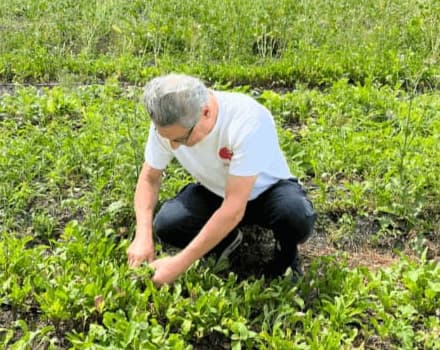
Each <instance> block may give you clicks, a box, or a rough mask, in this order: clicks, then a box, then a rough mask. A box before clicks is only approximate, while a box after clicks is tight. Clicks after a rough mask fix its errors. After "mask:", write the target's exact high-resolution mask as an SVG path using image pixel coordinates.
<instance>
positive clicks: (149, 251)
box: [127, 237, 154, 267]
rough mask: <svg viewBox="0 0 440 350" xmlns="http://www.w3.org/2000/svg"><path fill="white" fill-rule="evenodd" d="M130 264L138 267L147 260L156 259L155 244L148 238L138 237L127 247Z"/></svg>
mask: <svg viewBox="0 0 440 350" xmlns="http://www.w3.org/2000/svg"><path fill="white" fill-rule="evenodd" d="M127 257H128V265H129V266H130V267H137V266H139V265H140V264H142V263H143V262H144V261H145V260H146V261H147V262H152V261H153V260H154V244H153V242H152V241H151V240H149V239H147V238H139V237H136V238H135V239H134V240H133V242H131V244H130V246H129V247H128V249H127Z"/></svg>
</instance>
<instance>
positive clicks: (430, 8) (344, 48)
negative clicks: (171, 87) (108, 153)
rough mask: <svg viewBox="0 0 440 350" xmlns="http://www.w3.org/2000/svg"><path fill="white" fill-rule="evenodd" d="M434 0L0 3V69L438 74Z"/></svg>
mask: <svg viewBox="0 0 440 350" xmlns="http://www.w3.org/2000/svg"><path fill="white" fill-rule="evenodd" d="M439 13H440V5H439V3H438V2H437V1H414V0H405V1H397V0H392V1H385V0H380V1H373V0H367V1H357V0H352V1H339V0H330V1H323V0H315V1H296V0H277V1H264V0H256V1H245V0H240V1H223V0H222V1H219V0H214V1H209V2H208V1H195V0H189V1H179V0H164V1H151V0H150V1H143V0H142V1H141V0H136V1H128V0H122V1H115V0H103V1H86V0H78V1H71V0H59V1H49V0H40V1H34V0H24V1H18V0H5V1H3V2H2V3H1V4H0V23H1V24H0V31H1V37H2V40H1V42H0V80H2V81H4V82H12V81H17V82H26V81H28V82H42V81H43V82H47V81H53V80H57V81H59V80H67V81H70V80H74V81H78V80H80V81H96V80H100V79H105V78H106V77H108V76H116V77H117V78H118V79H120V80H122V81H128V82H132V83H138V82H142V81H145V80H146V79H147V78H148V77H150V76H151V75H154V74H157V73H158V72H160V71H169V70H180V71H187V72H188V73H193V74H198V75H202V76H204V77H206V78H209V79H212V80H213V81H223V82H231V83H233V84H240V83H250V82H251V83H252V84H255V85H268V84H274V85H281V86H283V85H288V86H289V85H290V86H291V85H295V84H297V83H298V82H304V83H306V84H308V85H309V86H324V85H328V84H329V83H331V82H332V81H334V80H339V79H340V78H347V79H348V80H349V81H351V82H360V83H364V82H365V81H366V80H368V79H369V80H373V81H378V82H380V83H381V84H390V85H395V84H402V83H403V85H405V83H408V72H410V73H413V75H414V74H415V73H419V72H422V76H421V80H420V84H419V86H420V88H433V87H436V86H438V84H439V72H440V70H439V64H438V60H439V50H440V37H439V35H438V28H440V15H439Z"/></svg>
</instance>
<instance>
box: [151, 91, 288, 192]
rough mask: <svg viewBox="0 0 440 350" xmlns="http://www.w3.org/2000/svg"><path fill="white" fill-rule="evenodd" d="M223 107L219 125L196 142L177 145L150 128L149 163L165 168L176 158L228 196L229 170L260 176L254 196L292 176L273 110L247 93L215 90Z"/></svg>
mask: <svg viewBox="0 0 440 350" xmlns="http://www.w3.org/2000/svg"><path fill="white" fill-rule="evenodd" d="M213 93H214V96H215V97H216V98H217V100H218V104H219V111H218V115H217V121H216V124H215V126H214V127H213V129H212V130H211V131H210V133H209V134H208V135H206V136H205V138H204V139H203V140H202V141H200V142H198V143H196V144H195V145H194V146H191V147H187V146H185V145H181V146H179V147H178V148H177V149H175V150H173V149H172V148H171V145H170V142H169V141H168V140H167V139H166V138H163V137H161V136H160V135H159V134H158V133H157V132H155V130H154V125H153V123H152V124H151V127H150V132H149V137H148V142H147V145H146V149H145V160H146V162H147V163H148V164H149V165H150V166H151V167H153V168H155V169H165V168H166V166H167V165H168V163H169V162H170V161H171V160H172V159H173V157H176V159H177V160H178V161H179V163H180V164H181V165H182V166H183V167H184V168H185V169H186V170H187V171H188V172H189V173H190V174H191V175H192V176H193V177H194V178H195V179H196V180H197V181H198V182H200V183H201V184H202V185H203V186H204V187H206V188H207V189H209V190H210V191H212V192H214V193H215V194H217V195H218V196H221V197H224V194H225V186H226V179H227V176H228V174H231V175H235V176H253V175H258V177H257V180H256V182H255V185H254V188H253V190H252V192H251V194H250V197H249V200H251V199H254V198H256V197H258V195H260V194H261V193H262V192H264V191H265V190H266V189H267V188H268V187H270V186H271V185H272V184H274V183H275V182H277V181H278V180H280V179H287V178H290V177H292V175H291V174H290V171H289V168H288V165H287V162H286V160H285V158H284V156H283V154H282V151H281V149H280V146H279V144H278V137H277V133H276V129H275V123H274V121H273V117H272V114H271V113H270V112H269V111H268V110H267V109H266V108H265V107H264V106H262V105H261V104H259V103H258V102H257V101H255V100H254V99H253V98H251V97H249V96H246V95H244V94H239V93H232V92H220V91H214V92H213Z"/></svg>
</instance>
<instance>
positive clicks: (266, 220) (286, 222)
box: [154, 179, 316, 274]
mask: <svg viewBox="0 0 440 350" xmlns="http://www.w3.org/2000/svg"><path fill="white" fill-rule="evenodd" d="M222 201H223V198H222V197H219V196H217V195H216V194H214V193H212V192H210V191H209V190H207V189H206V188H205V187H203V186H202V185H200V184H194V183H192V184H189V185H187V186H185V187H184V188H183V189H182V190H181V191H180V192H179V193H178V194H177V196H176V197H175V198H173V199H170V200H167V201H165V202H164V203H163V205H162V207H161V208H160V210H159V212H158V213H157V214H156V217H155V219H154V232H155V234H156V235H157V236H158V237H159V238H160V239H161V240H162V241H164V242H166V243H169V244H171V245H173V246H176V247H179V248H184V247H185V246H186V245H188V243H189V242H191V240H192V239H193V238H194V237H195V236H196V235H197V234H198V233H199V231H200V230H201V229H202V227H203V226H204V225H205V223H206V222H207V221H208V219H209V218H210V217H211V215H212V214H213V213H214V212H215V211H216V210H217V209H218V208H219V207H220V205H221V204H222ZM315 219H316V213H315V211H314V210H313V206H312V203H311V202H310V200H309V199H308V198H307V196H306V193H305V192H304V190H303V188H302V187H301V185H300V184H299V183H298V181H297V180H296V179H288V180H280V181H278V182H277V183H275V184H274V185H272V186H271V187H270V188H268V189H267V190H266V191H265V192H263V193H262V194H260V195H259V196H258V197H257V198H255V199H253V200H251V201H249V202H248V204H247V206H246V212H245V214H244V217H243V219H242V221H241V222H240V223H239V225H238V227H242V226H246V225H258V226H261V227H264V228H267V229H270V230H272V232H273V234H274V238H275V240H276V241H277V242H278V244H277V246H278V247H279V249H277V250H276V252H274V259H275V260H274V264H273V265H274V266H276V269H277V270H279V271H277V272H275V271H274V273H276V274H279V273H282V272H284V271H285V270H286V268H287V267H288V266H289V265H290V264H291V263H292V261H293V259H295V258H296V255H297V245H298V244H300V243H304V242H305V241H306V240H307V239H308V238H309V237H310V235H311V233H312V230H313V225H314V222H315ZM225 239H227V238H225ZM220 244H221V243H220ZM220 244H219V245H220Z"/></svg>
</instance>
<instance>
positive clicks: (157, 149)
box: [145, 123, 174, 170]
mask: <svg viewBox="0 0 440 350" xmlns="http://www.w3.org/2000/svg"><path fill="white" fill-rule="evenodd" d="M173 157H174V155H173V153H172V151H171V148H170V146H169V145H168V144H167V141H166V140H164V139H162V138H160V137H159V136H158V135H157V132H156V131H155V130H154V125H153V123H151V125H150V130H149V133H148V140H147V145H146V146H145V162H146V163H148V164H149V165H150V166H151V167H153V168H155V169H160V170H163V169H165V168H166V167H167V165H168V163H169V162H170V161H171V159H173Z"/></svg>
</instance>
